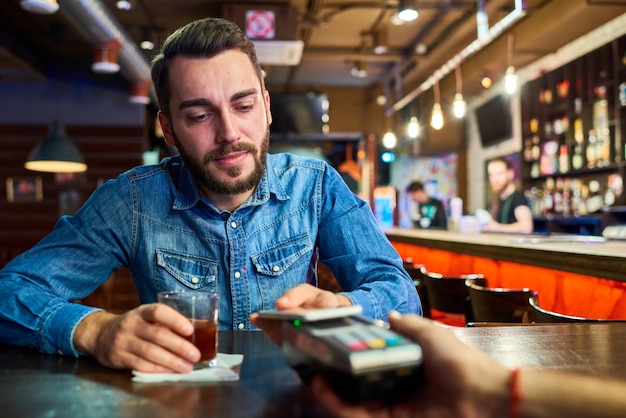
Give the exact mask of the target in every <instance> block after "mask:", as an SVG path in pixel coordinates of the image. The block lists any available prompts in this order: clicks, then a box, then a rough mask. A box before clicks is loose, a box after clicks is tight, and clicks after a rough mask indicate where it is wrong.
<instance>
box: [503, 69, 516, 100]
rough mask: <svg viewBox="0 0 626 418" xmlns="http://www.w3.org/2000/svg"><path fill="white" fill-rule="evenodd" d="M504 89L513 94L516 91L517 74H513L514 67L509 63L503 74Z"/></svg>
mask: <svg viewBox="0 0 626 418" xmlns="http://www.w3.org/2000/svg"><path fill="white" fill-rule="evenodd" d="M504 90H505V91H506V92H507V93H509V94H514V93H515V92H516V91H517V74H515V67H513V66H512V65H509V67H508V68H507V69H506V73H505V74H504Z"/></svg>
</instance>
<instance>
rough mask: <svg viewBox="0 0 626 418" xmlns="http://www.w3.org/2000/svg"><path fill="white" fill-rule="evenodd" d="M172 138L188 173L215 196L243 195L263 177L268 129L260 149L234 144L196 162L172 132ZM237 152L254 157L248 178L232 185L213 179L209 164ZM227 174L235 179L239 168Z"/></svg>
mask: <svg viewBox="0 0 626 418" xmlns="http://www.w3.org/2000/svg"><path fill="white" fill-rule="evenodd" d="M172 136H173V138H174V143H175V144H176V147H177V148H178V151H179V152H180V156H181V158H182V159H183V161H184V162H185V164H186V165H187V167H189V171H191V174H192V175H193V177H194V178H195V179H196V181H197V182H199V183H200V184H201V185H202V186H203V187H204V188H205V189H207V190H209V191H212V192H215V193H217V194H223V195H234V194H240V193H245V192H247V191H250V190H252V189H254V188H255V187H256V186H257V185H258V184H259V182H260V181H261V178H262V177H263V173H264V172H265V166H266V160H267V153H268V150H269V142H270V133H269V128H268V129H267V131H266V132H265V137H264V138H263V141H262V142H261V147H260V149H257V148H256V147H255V146H254V145H252V144H250V143H247V142H236V143H234V144H229V145H226V146H224V147H222V148H218V149H216V150H214V151H211V152H209V153H206V154H205V155H204V157H203V158H202V160H198V159H196V158H193V156H192V155H190V154H189V153H188V152H187V151H186V150H185V148H184V147H183V146H182V144H181V142H180V141H179V140H178V136H177V135H176V133H175V132H173V130H172ZM237 151H249V152H250V153H251V154H252V156H253V157H254V170H253V171H252V173H250V175H249V176H248V177H245V178H241V179H239V180H237V181H235V182H234V183H229V182H223V181H219V180H218V179H217V178H215V177H214V176H213V175H212V174H211V171H210V168H209V163H210V162H211V161H212V160H215V159H216V158H220V157H223V156H224V155H228V154H230V153H232V152H237ZM226 172H227V174H228V175H229V176H230V177H232V178H236V177H239V176H240V175H241V167H239V166H237V167H231V168H229V169H228V170H226Z"/></svg>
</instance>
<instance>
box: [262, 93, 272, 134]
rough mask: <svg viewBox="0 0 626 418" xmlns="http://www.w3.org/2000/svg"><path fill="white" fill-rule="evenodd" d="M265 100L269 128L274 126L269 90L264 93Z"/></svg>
mask: <svg viewBox="0 0 626 418" xmlns="http://www.w3.org/2000/svg"><path fill="white" fill-rule="evenodd" d="M263 100H265V114H266V117H267V124H268V126H269V125H271V124H272V111H271V109H270V94H269V92H268V91H267V90H264V91H263Z"/></svg>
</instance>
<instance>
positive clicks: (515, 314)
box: [465, 279, 537, 323]
mask: <svg viewBox="0 0 626 418" xmlns="http://www.w3.org/2000/svg"><path fill="white" fill-rule="evenodd" d="M465 284H466V286H467V287H468V290H469V298H470V305H471V308H472V320H473V321H475V322H500V323H530V322H533V309H532V307H531V306H530V303H529V299H530V298H532V297H535V298H536V297H537V292H534V291H533V290H531V289H528V288H523V289H507V288H501V287H488V284H487V282H485V283H484V285H481V284H479V283H476V281H475V280H472V279H467V280H466V281H465Z"/></svg>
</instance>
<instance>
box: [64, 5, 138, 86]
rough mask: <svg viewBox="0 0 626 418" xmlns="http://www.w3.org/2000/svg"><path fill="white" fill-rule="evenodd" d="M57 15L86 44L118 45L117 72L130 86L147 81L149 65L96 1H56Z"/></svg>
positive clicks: (129, 38) (111, 16)
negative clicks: (77, 32) (112, 42)
mask: <svg viewBox="0 0 626 418" xmlns="http://www.w3.org/2000/svg"><path fill="white" fill-rule="evenodd" d="M58 2H59V6H60V12H61V13H63V14H64V15H65V16H66V17H67V18H68V20H69V21H70V22H72V24H73V25H74V26H75V27H76V29H78V31H80V32H81V33H82V34H83V36H85V38H86V39H87V40H89V41H90V42H93V43H94V46H95V45H97V44H101V43H105V42H109V41H111V40H113V39H117V41H118V42H119V43H120V44H121V49H120V51H119V53H118V60H119V62H120V72H121V74H122V76H123V77H124V78H126V79H127V80H128V81H130V82H131V83H135V82H140V81H143V80H146V79H149V78H150V65H149V64H148V62H147V60H146V59H145V58H144V57H143V55H142V53H141V51H140V50H139V47H138V46H137V45H135V43H134V41H133V40H132V38H131V37H130V36H129V35H128V33H127V32H126V31H125V30H124V28H123V27H122V25H121V24H120V23H119V21H117V19H116V18H115V17H114V16H113V15H112V14H111V12H109V10H108V9H107V7H106V6H105V5H104V4H102V2H100V1H98V0H58Z"/></svg>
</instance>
